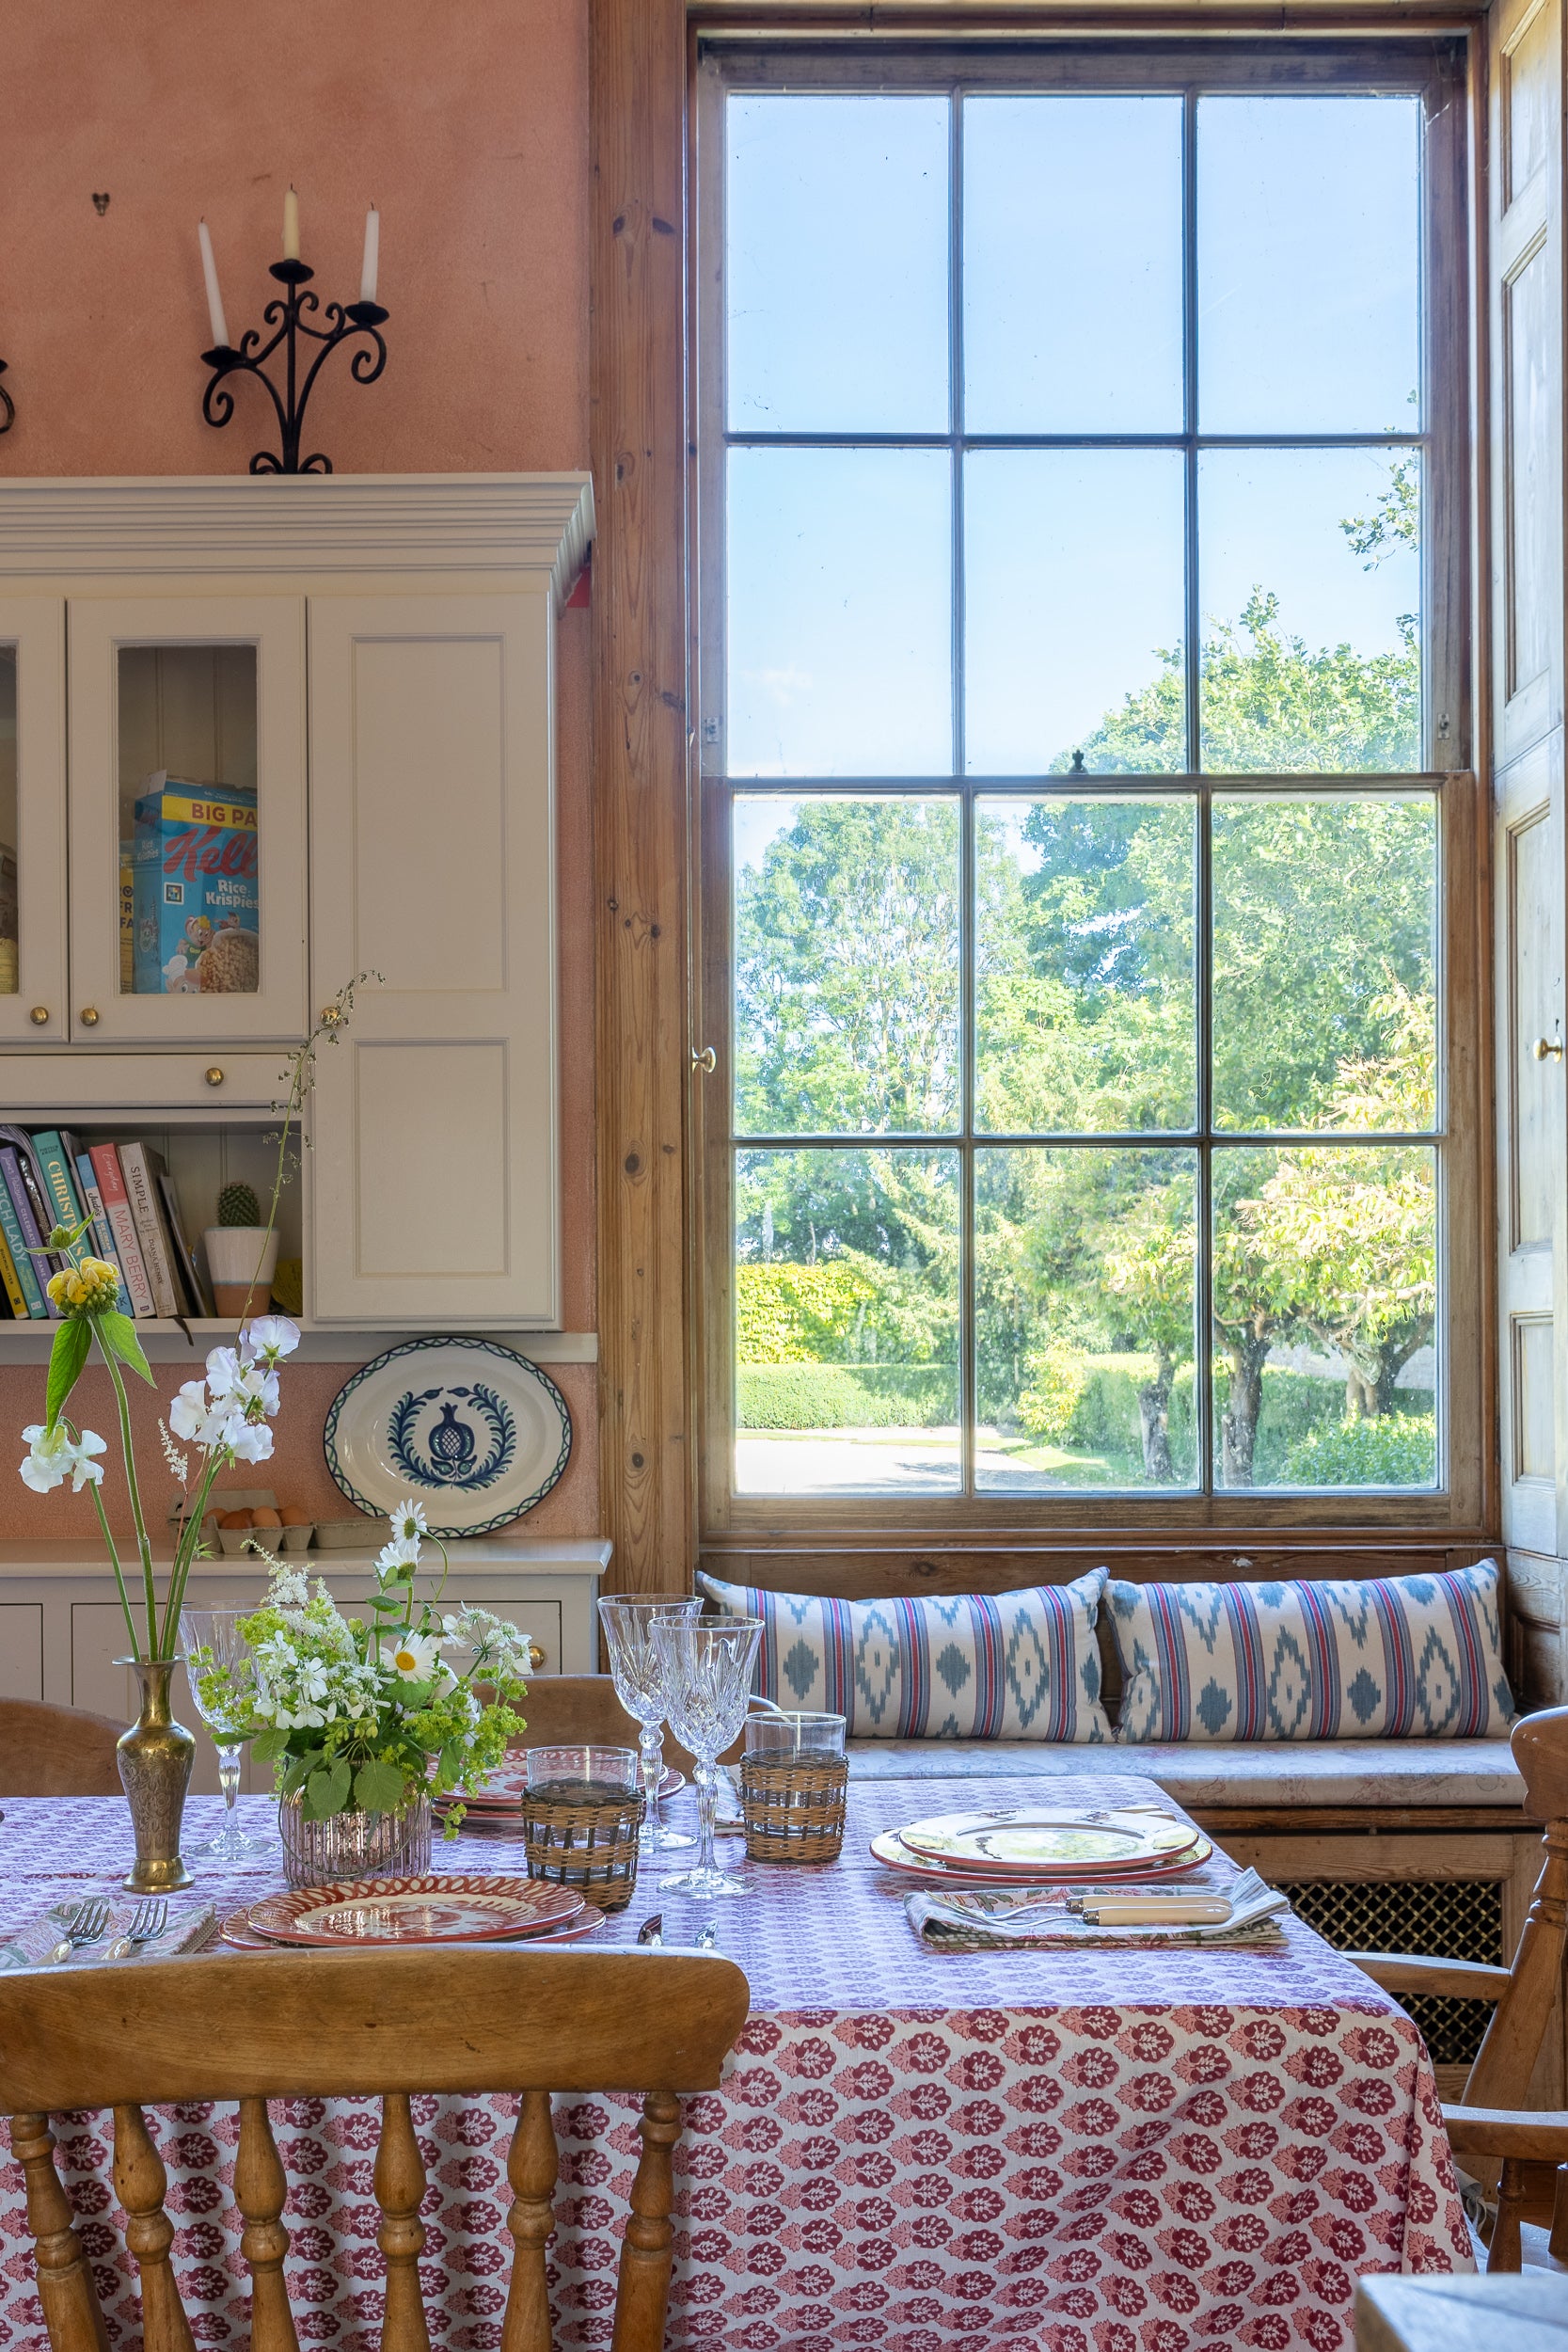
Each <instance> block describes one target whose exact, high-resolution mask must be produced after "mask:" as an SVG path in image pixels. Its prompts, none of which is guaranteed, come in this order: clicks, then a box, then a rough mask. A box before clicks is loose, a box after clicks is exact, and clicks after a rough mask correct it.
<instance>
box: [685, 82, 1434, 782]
mask: <svg viewBox="0 0 1568 2352" xmlns="http://www.w3.org/2000/svg"><path fill="white" fill-rule="evenodd" d="M1198 118H1199V119H1198V141H1197V168H1198V233H1197V275H1198V292H1197V309H1198V359H1199V425H1200V429H1201V430H1203V431H1206V432H1215V433H1227V434H1250V433H1261V434H1290V433H1297V432H1303V433H1323V432H1370V433H1374V434H1375V433H1380V432H1386V431H1388V430H1390V429H1397V430H1410V429H1411V428H1412V427H1413V426H1414V425H1415V424H1416V423H1417V422H1418V417H1417V412H1416V409H1415V407H1414V406H1413V405H1412V404H1411V397H1410V396H1411V393H1412V391H1413V389H1414V387H1415V384H1416V379H1417V327H1418V276H1419V273H1418V223H1417V208H1418V178H1419V124H1418V104H1417V102H1416V101H1415V100H1414V99H1408V98H1393V99H1382V98H1275V97H1254V96H1245V97H1233V96H1219V97H1213V98H1204V99H1202V100H1201V101H1200V102H1199V109H1198ZM728 132H729V141H728V143H729V159H728V181H727V202H728V251H727V274H726V285H727V300H728V368H729V387H728V390H729V401H728V405H729V420H730V424H731V428H732V430H734V431H739V432H764V433H769V432H790V431H794V432H823V433H833V434H844V435H845V436H847V437H850V436H853V435H854V434H855V433H857V432H860V433H868V432H873V433H922V432H926V433H932V432H936V433H941V432H944V431H945V430H946V429H947V426H948V422H949V416H950V409H951V405H952V404H951V395H950V387H949V380H948V379H949V348H948V344H949V336H948V314H949V307H950V299H949V297H950V289H949V284H948V229H947V221H948V171H949V144H950V142H949V112H948V106H947V102H946V101H945V100H943V99H939V98H931V97H925V96H921V97H895V98H886V97H875V98H873V97H859V96H854V97H850V96H837V95H835V96H831V97H816V96H788V97H779V96H773V95H769V96H767V97H733V98H732V99H731V100H730V102H729V124H728ZM963 145H964V257H963V261H964V303H963V325H964V335H963V342H964V374H965V384H964V388H963V389H964V399H963V409H964V421H965V425H966V429H967V430H969V431H971V432H985V433H1000V434H1008V433H1060V432H1072V433H1078V432H1084V433H1101V432H1103V433H1130V432H1170V431H1176V430H1179V429H1180V422H1181V378H1182V371H1181V273H1180V102H1179V101H1177V100H1174V99H1171V98H1167V97H1164V96H1159V97H1146V98H1122V97H1117V98H1106V97H1098V96H1096V97H1079V96H1074V97H1059V96H1051V97H1010V96H1009V97H1006V98H982V99H971V100H969V101H967V102H966V105H965V120H964V134H963ZM1387 478H1388V460H1387V457H1386V454H1384V453H1381V452H1371V453H1369V452H1365V451H1336V452H1316V451H1311V452H1309V451H1283V452H1279V451H1269V452H1245V453H1230V452H1227V453H1218V452H1214V453H1206V454H1205V455H1204V457H1203V460H1202V463H1201V471H1200V485H1199V530H1200V546H1201V549H1202V562H1201V570H1200V581H1199V593H1200V604H1201V609H1202V612H1203V613H1204V615H1205V617H1206V619H1230V620H1234V619H1236V618H1237V617H1239V615H1240V612H1241V611H1242V608H1243V606H1244V604H1245V602H1246V600H1247V597H1248V596H1249V595H1250V593H1251V590H1252V587H1253V586H1254V584H1256V583H1260V584H1262V585H1264V586H1267V587H1269V588H1271V589H1273V590H1274V591H1275V593H1276V594H1277V595H1278V596H1279V598H1280V602H1281V619H1282V622H1283V624H1284V626H1285V627H1286V628H1290V629H1292V630H1294V631H1296V632H1298V633H1299V634H1300V635H1302V636H1303V637H1305V638H1306V639H1307V641H1308V642H1309V643H1310V644H1326V643H1338V642H1341V641H1347V642H1349V643H1350V644H1353V645H1354V646H1355V647H1356V648H1357V650H1359V651H1361V652H1364V653H1373V652H1380V651H1386V650H1391V649H1392V648H1393V647H1394V646H1395V645H1396V644H1398V642H1399V640H1398V630H1397V617H1398V615H1400V614H1401V613H1404V612H1412V611H1414V610H1415V609H1416V607H1417V605H1418V578H1417V564H1416V561H1415V558H1414V556H1413V555H1411V554H1408V553H1405V552H1402V553H1401V554H1400V555H1399V556H1398V557H1396V558H1392V559H1390V560H1387V561H1386V562H1384V563H1382V564H1378V565H1376V566H1375V567H1374V568H1373V569H1371V570H1370V571H1368V570H1367V569H1365V568H1364V566H1363V562H1362V559H1360V558H1359V557H1357V556H1355V555H1354V553H1353V552H1352V551H1351V550H1350V548H1348V546H1347V545H1346V542H1345V539H1344V535H1343V533H1342V532H1341V531H1340V529H1339V523H1340V521H1341V519H1342V518H1343V517H1344V516H1346V515H1349V514H1352V513H1358V512H1364V511H1365V510H1366V508H1367V507H1368V506H1369V504H1370V503H1371V502H1372V501H1375V499H1376V497H1377V496H1378V494H1379V492H1380V491H1381V489H1382V488H1383V487H1384V486H1385V485H1386V482H1387ZM1182 495H1183V485H1182V479H1181V463H1180V457H1179V456H1177V455H1175V454H1173V453H1161V452H1147V451H1137V452H1117V453H1110V452H1098V451H1097V452H1092V453H1085V452H1072V453H1060V452H1051V453H1040V452H1027V453H1024V452H1006V453H991V452H986V453H972V454H971V456H970V457H969V459H968V461H967V472H966V479H965V545H966V554H967V564H966V598H967V613H966V619H967V627H966V632H965V654H966V671H967V696H966V709H965V713H964V719H965V733H966V739H967V740H966V753H967V762H966V764H967V766H968V768H969V769H970V771H971V772H982V773H1003V774H1027V773H1037V772H1039V771H1041V770H1042V769H1044V768H1046V767H1048V766H1049V765H1050V763H1051V761H1052V760H1053V758H1054V757H1055V756H1056V755H1058V754H1059V753H1060V752H1062V751H1063V750H1066V749H1069V748H1070V747H1071V746H1072V744H1073V743H1074V742H1075V741H1076V740H1077V739H1079V738H1081V737H1082V736H1085V735H1086V734H1088V733H1089V732H1091V731H1092V729H1093V727H1094V725H1095V723H1097V722H1098V720H1099V719H1100V717H1101V715H1102V713H1103V712H1104V711H1105V710H1106V709H1107V708H1108V707H1111V706H1113V705H1114V704H1116V703H1117V702H1119V700H1120V699H1121V697H1122V696H1123V695H1124V694H1125V693H1127V692H1128V691H1134V690H1136V689H1137V688H1138V687H1140V686H1142V685H1144V684H1146V683H1147V682H1148V679H1149V677H1151V676H1152V675H1154V673H1155V670H1156V668H1157V666H1158V663H1157V653H1158V649H1159V648H1161V647H1164V646H1169V645H1173V644H1177V643H1179V642H1180V636H1181V630H1182V610H1183V585H1182V564H1181V535H1180V526H1181V512H1182ZM951 499H952V483H951V468H950V464H949V460H948V457H947V454H946V453H945V452H944V451H922V450H869V449H865V448H847V449H834V450H811V451H802V450H778V449H771V450H758V449H748V450H740V451H736V452H734V453H732V456H731V460H730V485H729V512H728V518H727V519H728V535H729V557H728V582H727V589H728V605H729V644H730V675H729V696H728V719H729V735H730V763H729V764H730V771H731V772H732V773H733V774H736V775H743V774H751V775H757V776H767V775H788V774H813V773H815V774H822V775H852V774H878V773H880V774H889V775H909V774H931V773H938V774H940V773H942V772H946V771H948V770H949V769H950V766H951V763H952V760H953V757H954V714H953V711H952V708H951V691H950V679H949V648H950V642H951V632H952V617H951V616H952V596H953V582H952V579H951V569H952V561H951V543H952V516H951Z"/></svg>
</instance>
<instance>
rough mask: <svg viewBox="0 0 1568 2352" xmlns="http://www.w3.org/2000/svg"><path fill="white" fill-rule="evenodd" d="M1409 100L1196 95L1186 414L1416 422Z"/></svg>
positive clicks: (1302, 423) (1231, 425) (1328, 427)
mask: <svg viewBox="0 0 1568 2352" xmlns="http://www.w3.org/2000/svg"><path fill="white" fill-rule="evenodd" d="M1420 175H1421V128H1420V101H1419V100H1418V99H1417V98H1415V97H1402V96H1401V97H1387V98H1342V97H1323V98H1261V97H1245V98H1219V97H1209V98H1203V99H1201V100H1200V101H1199V102H1198V110H1197V304H1198V330H1197V352H1198V423H1199V427H1200V429H1201V430H1202V431H1203V432H1205V433H1409V432H1414V431H1415V430H1417V428H1418V426H1419V423H1420V413H1419V410H1418V406H1417V405H1416V397H1417V387H1418V383H1419V380H1420V358H1419V337H1418V305H1419V290H1420V250H1421V247H1420Z"/></svg>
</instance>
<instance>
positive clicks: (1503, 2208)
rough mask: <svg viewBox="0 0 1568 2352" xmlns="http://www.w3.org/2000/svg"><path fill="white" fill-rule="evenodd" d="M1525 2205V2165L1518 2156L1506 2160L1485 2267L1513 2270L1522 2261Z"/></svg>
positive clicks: (1488, 2268)
mask: <svg viewBox="0 0 1568 2352" xmlns="http://www.w3.org/2000/svg"><path fill="white" fill-rule="evenodd" d="M1524 2205H1525V2168H1524V2166H1523V2165H1522V2164H1521V2163H1520V2162H1519V2160H1518V2158H1517V2157H1515V2156H1509V2157H1508V2158H1507V2159H1506V2160H1505V2162H1504V2164H1503V2175H1502V2181H1501V2184H1500V2185H1499V2186H1498V2189H1497V2221H1496V2223H1495V2225H1494V2227H1493V2231H1492V2244H1491V2247H1490V2249H1488V2252H1487V2256H1486V2268H1487V2272H1488V2274H1489V2275H1490V2273H1491V2272H1492V2271H1494V2270H1503V2271H1513V2270H1517V2269H1518V2268H1519V2265H1520V2239H1519V2220H1520V2216H1521V2215H1522V2213H1523V2211H1524Z"/></svg>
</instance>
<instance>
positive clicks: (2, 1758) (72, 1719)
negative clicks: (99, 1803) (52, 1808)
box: [0, 1699, 125, 1798]
mask: <svg viewBox="0 0 1568 2352" xmlns="http://www.w3.org/2000/svg"><path fill="white" fill-rule="evenodd" d="M124 1728H125V1725H124V1724H116V1723H111V1722H110V1720H109V1718H108V1716H107V1715H89V1714H88V1713H87V1709H86V1708H81V1707H51V1706H48V1705H46V1704H45V1703H44V1702H43V1701H42V1700H41V1699H0V1798H4V1797H118V1796H119V1794H120V1793H121V1791H120V1783H119V1758H118V1757H117V1756H116V1754H115V1742H116V1741H117V1740H118V1739H119V1735H120V1733H121V1732H122V1731H123V1730H124Z"/></svg>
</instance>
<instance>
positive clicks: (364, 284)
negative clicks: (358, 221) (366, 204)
mask: <svg viewBox="0 0 1568 2352" xmlns="http://www.w3.org/2000/svg"><path fill="white" fill-rule="evenodd" d="M380 265H381V215H380V214H379V213H378V212H377V211H376V209H375V206H374V205H373V204H372V206H371V209H370V211H369V212H368V213H367V214H366V215H365V259H364V262H363V263H362V265H361V267H360V271H359V299H360V301H361V302H373V301H374V300H375V279H376V272H377V270H378V269H379V267H380Z"/></svg>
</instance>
